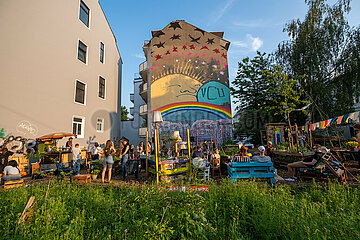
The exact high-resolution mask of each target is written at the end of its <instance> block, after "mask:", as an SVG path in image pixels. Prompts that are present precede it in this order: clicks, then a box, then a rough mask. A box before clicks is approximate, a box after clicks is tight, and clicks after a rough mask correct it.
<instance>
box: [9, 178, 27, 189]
mask: <svg viewBox="0 0 360 240" xmlns="http://www.w3.org/2000/svg"><path fill="white" fill-rule="evenodd" d="M23 185H24V179H19V180H10V181H5V182H4V189H10V188H16V187H21V186H23Z"/></svg>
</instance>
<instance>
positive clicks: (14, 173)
mask: <svg viewBox="0 0 360 240" xmlns="http://www.w3.org/2000/svg"><path fill="white" fill-rule="evenodd" d="M19 179H21V175H20V171H19V169H18V167H17V162H16V161H15V160H11V161H9V166H6V167H5V168H4V175H3V176H2V178H1V185H2V184H3V183H4V181H11V180H19Z"/></svg>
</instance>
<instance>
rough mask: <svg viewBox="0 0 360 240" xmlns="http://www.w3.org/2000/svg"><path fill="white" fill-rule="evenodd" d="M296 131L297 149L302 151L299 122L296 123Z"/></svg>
mask: <svg viewBox="0 0 360 240" xmlns="http://www.w3.org/2000/svg"><path fill="white" fill-rule="evenodd" d="M295 131H296V135H295V136H296V144H297V150H298V152H299V151H300V144H299V128H298V125H297V123H295Z"/></svg>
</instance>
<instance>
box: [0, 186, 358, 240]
mask: <svg viewBox="0 0 360 240" xmlns="http://www.w3.org/2000/svg"><path fill="white" fill-rule="evenodd" d="M47 188H48V186H47V184H44V185H40V186H29V187H22V188H19V189H15V190H8V191H3V190H1V191H0V202H1V204H0V226H1V228H0V239H72V240H74V239H360V191H359V189H358V188H352V187H348V186H342V185H340V184H337V183H329V184H327V185H326V186H320V185H315V184H314V185H313V186H312V187H307V188H305V189H301V190H295V189H292V188H291V187H288V186H286V187H278V188H276V189H271V188H268V187H267V186H265V185H263V184H258V183H255V182H240V183H238V184H237V185H236V186H234V185H233V184H231V183H230V182H227V181H225V182H223V183H222V184H220V185H216V184H212V183H211V184H210V191H209V192H208V193H200V192H198V193H193V192H164V191H158V190H157V188H156V187H155V186H146V187H140V186H132V187H126V188H122V187H114V186H108V187H104V186H97V185H95V186H94V185H76V184H72V185H71V184H68V183H57V182H51V184H50V187H49V192H48V196H47V200H46V202H45V195H46V191H47ZM30 196H35V197H36V201H37V203H38V207H37V210H36V211H35V213H34V215H33V217H32V218H31V220H29V221H27V223H26V224H23V225H18V224H17V220H18V219H19V216H20V213H21V212H22V211H23V209H24V207H25V205H26V203H27V201H28V199H29V197H30ZM165 209H166V210H165ZM162 217H163V219H162Z"/></svg>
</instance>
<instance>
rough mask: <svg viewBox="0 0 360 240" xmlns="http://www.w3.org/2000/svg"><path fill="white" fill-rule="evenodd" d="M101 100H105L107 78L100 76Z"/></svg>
mask: <svg viewBox="0 0 360 240" xmlns="http://www.w3.org/2000/svg"><path fill="white" fill-rule="evenodd" d="M98 96H99V98H102V99H105V78H103V77H100V76H99V95H98Z"/></svg>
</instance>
